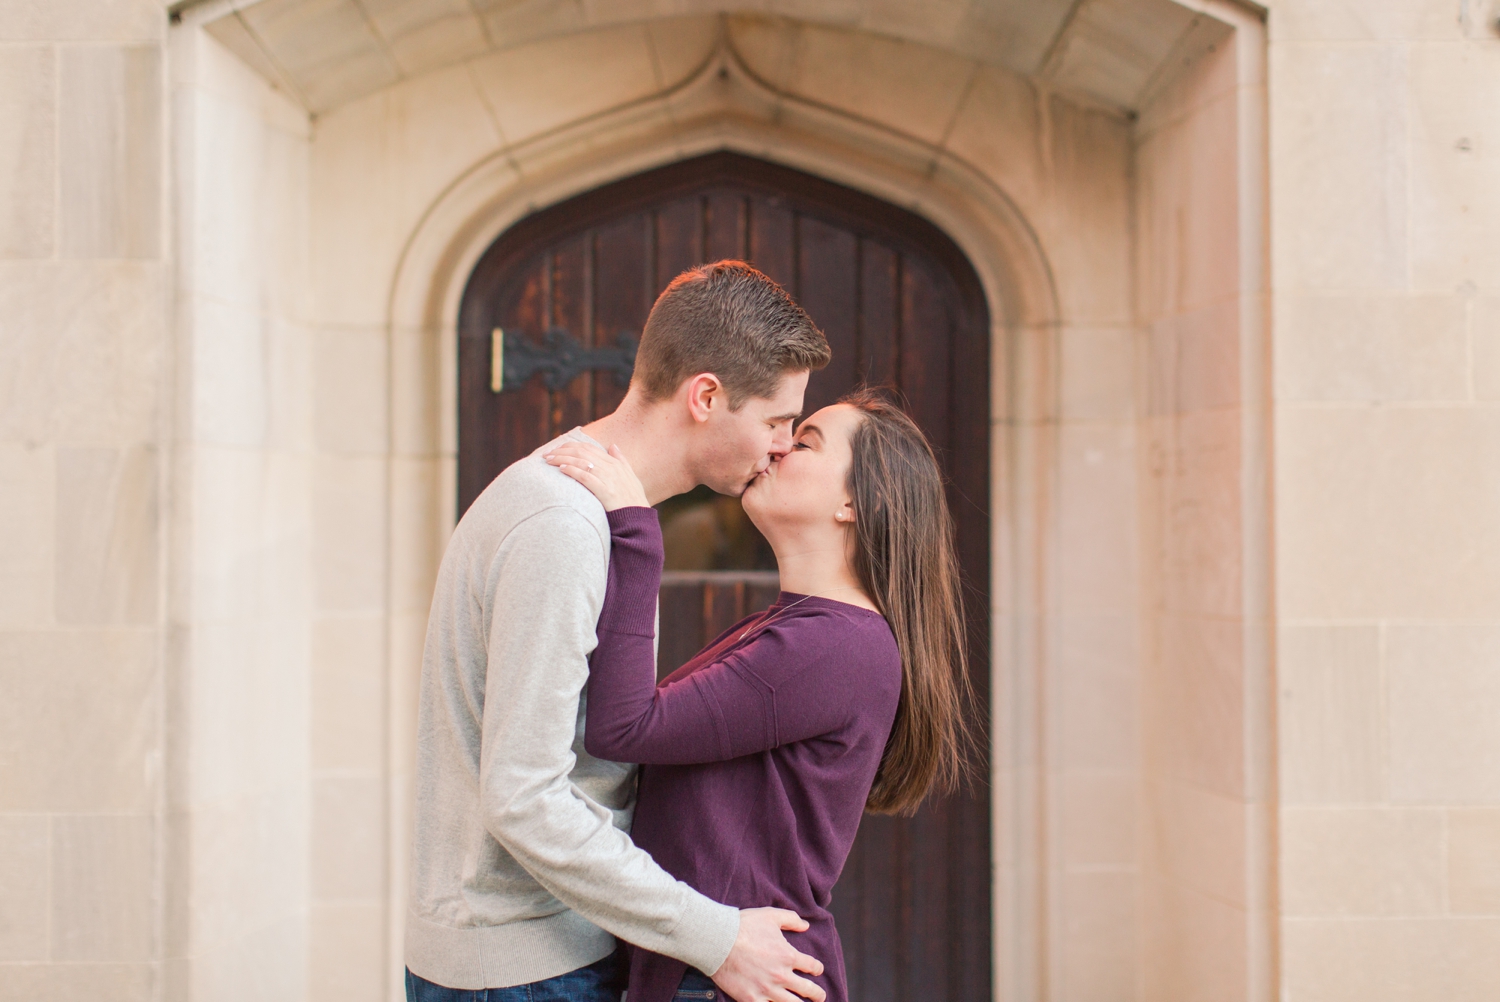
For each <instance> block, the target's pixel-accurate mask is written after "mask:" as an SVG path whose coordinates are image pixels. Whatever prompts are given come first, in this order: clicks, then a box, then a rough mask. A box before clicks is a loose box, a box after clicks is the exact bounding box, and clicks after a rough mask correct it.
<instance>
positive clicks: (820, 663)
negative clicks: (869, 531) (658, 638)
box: [584, 508, 899, 765]
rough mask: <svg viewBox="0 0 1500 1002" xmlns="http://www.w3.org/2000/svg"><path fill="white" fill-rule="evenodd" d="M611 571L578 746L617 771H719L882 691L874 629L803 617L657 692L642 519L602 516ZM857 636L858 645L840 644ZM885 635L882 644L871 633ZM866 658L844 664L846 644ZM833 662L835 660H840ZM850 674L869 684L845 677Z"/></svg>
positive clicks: (650, 571) (880, 647)
mask: <svg viewBox="0 0 1500 1002" xmlns="http://www.w3.org/2000/svg"><path fill="white" fill-rule="evenodd" d="M609 524H610V541H611V542H610V546H611V549H610V567H609V584H608V588H607V590H606V592H605V598H604V609H603V611H602V612H601V614H600V616H599V625H598V631H597V632H598V637H599V645H598V647H597V648H595V650H594V653H593V656H592V658H591V660H590V669H589V697H588V713H587V723H586V729H585V732H584V747H585V748H586V749H587V750H588V753H589V754H590V755H593V756H595V757H597V758H603V759H609V760H612V761H618V762H645V763H659V764H677V765H686V764H690V763H695V762H718V761H723V760H725V759H730V758H738V757H739V756H741V755H749V754H753V753H755V752H759V751H765V750H767V749H770V748H775V747H777V746H778V745H782V744H786V743H788V742H791V741H800V740H804V739H806V738H810V737H816V736H818V735H820V734H827V733H829V732H830V731H833V730H835V729H837V728H838V727H840V726H841V725H842V724H844V723H845V722H846V721H847V720H848V719H849V714H850V712H851V700H852V699H855V698H858V696H859V693H860V691H861V686H863V687H864V691H865V692H866V693H868V692H869V687H870V685H871V683H872V682H874V683H875V688H877V689H879V688H886V687H888V684H887V683H888V680H889V679H890V678H892V677H894V678H896V679H897V680H898V681H897V684H898V685H899V660H897V661H896V662H894V663H895V665H896V672H895V673H894V675H893V673H892V672H890V671H881V669H882V668H889V667H890V666H889V665H884V664H882V661H889V660H891V659H892V658H895V657H896V655H895V642H894V640H892V639H890V631H889V630H887V629H886V628H885V624H884V622H883V621H880V620H878V619H872V620H871V621H870V623H869V624H867V625H873V626H875V627H878V631H879V632H877V631H875V630H870V631H868V634H869V636H868V639H869V640H871V641H873V642H870V643H865V641H866V639H867V638H866V636H865V632H866V631H865V630H862V629H860V628H859V627H856V626H854V625H853V624H851V623H850V622H849V621H846V620H844V619H842V618H837V617H828V616H822V615H818V614H817V613H815V612H813V611H812V610H806V611H805V612H804V613H802V614H799V615H796V616H791V617H787V618H785V619H778V620H776V621H774V622H772V623H771V624H770V625H768V626H767V627H765V628H763V629H761V631H760V632H758V633H757V634H756V636H755V637H754V638H753V639H752V641H751V643H749V644H747V645H746V646H745V647H742V648H740V649H738V650H736V651H735V652H733V653H731V654H730V655H729V656H728V657H726V658H724V659H723V660H721V661H717V662H714V663H712V664H709V665H706V666H704V667H703V668H700V669H698V670H697V671H695V672H693V674H691V675H689V676H687V677H686V678H683V679H680V680H678V681H676V682H673V683H672V684H670V685H665V686H661V687H658V686H657V685H656V657H655V651H654V649H653V644H652V638H653V635H654V632H655V629H654V627H655V619H656V595H657V591H658V588H659V587H660V582H661V566H662V544H661V528H660V525H659V524H658V522H657V518H656V512H655V511H653V510H652V509H650V508H619V509H616V510H614V511H611V512H609ZM851 632H857V633H858V634H859V636H851ZM881 633H883V634H884V636H885V643H884V644H882V643H881V640H882V638H881V636H880V634H881ZM851 642H852V643H855V644H858V645H859V646H860V647H861V648H864V653H865V654H866V657H861V658H857V659H851V658H849V657H848V650H849V645H850V643H851ZM841 655H842V656H841ZM856 665H860V666H862V667H865V668H869V669H872V670H873V672H874V674H875V675H876V676H877V677H878V681H877V680H876V679H871V678H865V679H855V678H851V671H852V670H853V669H854V668H855V666H856Z"/></svg>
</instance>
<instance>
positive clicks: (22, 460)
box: [0, 2, 172, 1000]
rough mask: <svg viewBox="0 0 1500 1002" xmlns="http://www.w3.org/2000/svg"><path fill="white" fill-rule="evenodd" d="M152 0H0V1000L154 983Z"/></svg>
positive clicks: (160, 590) (157, 884)
mask: <svg viewBox="0 0 1500 1002" xmlns="http://www.w3.org/2000/svg"><path fill="white" fill-rule="evenodd" d="M165 34H166V20H165V17H164V16H163V14H162V10H161V8H160V6H158V5H157V4H154V3H149V2H137V3H114V4H102V3H101V4H85V3H66V4H63V3H59V4H7V5H5V6H4V7H0V40H3V44H0V777H3V779H0V998H5V999H12V998H14V999H53V998H83V997H102V996H112V997H116V998H119V999H122V1000H137V999H139V1000H145V999H148V998H151V997H153V993H154V992H155V991H156V985H157V983H158V976H159V973H158V972H159V967H158V966H157V964H156V961H157V960H158V959H159V958H160V956H161V950H162V939H163V932H162V928H163V921H162V920H163V915H162V912H161V908H160V904H161V886H162V870H161V866H162V863H161V852H160V849H161V831H162V820H161V807H162V804H163V798H164V795H165V776H164V769H163V762H164V759H163V751H164V746H165V731H164V722H163V721H164V706H163V679H164V674H163V673H164V664H165V660H166V651H167V647H168V644H169V635H168V631H167V629H166V608H167V598H166V586H167V582H168V574H167V571H166V566H167V558H166V541H167V529H166V526H167V518H168V511H167V505H166V484H167V479H168V466H167V463H168V455H169V453H170V449H169V445H168V439H169V431H168V429H169V427H170V425H169V422H170V414H171V409H170V406H169V403H170V399H171V394H170V385H171V384H170V371H171V369H170V367H171V364H172V352H171V323H170V317H171V312H172V273H171V267H170V263H169V261H170V258H169V253H168V248H169V247H170V244H171V238H170V231H169V228H168V217H167V214H166V212H165V211H164V210H165V202H166V197H167V188H166V176H167V175H166V169H165V160H166V141H167V130H166V117H167V116H166V105H165V82H164V81H165V69H166V58H165V53H164V48H163V42H164V39H165Z"/></svg>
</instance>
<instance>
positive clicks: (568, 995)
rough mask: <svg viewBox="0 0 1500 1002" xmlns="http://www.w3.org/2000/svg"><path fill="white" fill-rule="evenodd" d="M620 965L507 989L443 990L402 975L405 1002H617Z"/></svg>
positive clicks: (608, 961)
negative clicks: (404, 981)
mask: <svg viewBox="0 0 1500 1002" xmlns="http://www.w3.org/2000/svg"><path fill="white" fill-rule="evenodd" d="M623 966H624V965H622V964H621V963H620V961H619V960H618V958H617V956H616V955H611V956H608V957H605V958H604V959H603V960H599V961H595V962H594V963H592V964H590V965H589V966H587V967H580V968H579V969H578V970H576V971H569V972H568V973H567V974H559V975H558V976H557V977H555V978H548V979H547V980H545V981H533V982H532V983H531V984H529V985H515V986H514V987H511V988H480V989H471V988H444V987H443V986H442V985H435V984H433V983H432V982H431V981H428V980H426V979H425V978H419V977H417V976H416V975H415V974H413V973H412V972H411V971H407V972H406V1002H620V992H621V990H622V989H623V988H624V987H625V986H624V984H622V981H623V979H622V978H621V977H620V975H621V973H622V968H623Z"/></svg>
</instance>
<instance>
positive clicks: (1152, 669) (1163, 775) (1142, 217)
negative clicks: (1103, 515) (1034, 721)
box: [1135, 21, 1275, 999]
mask: <svg viewBox="0 0 1500 1002" xmlns="http://www.w3.org/2000/svg"><path fill="white" fill-rule="evenodd" d="M1259 28H1260V26H1259V25H1258V24H1256V23H1254V22H1253V21H1251V22H1249V23H1241V24H1240V25H1238V26H1237V30H1235V31H1233V32H1231V31H1229V30H1227V28H1225V27H1222V26H1221V27H1218V28H1215V29H1210V30H1211V32H1212V33H1211V34H1210V35H1209V37H1208V38H1207V39H1206V41H1208V43H1209V47H1208V49H1207V51H1204V52H1203V53H1201V55H1199V56H1197V57H1196V58H1194V59H1191V60H1189V61H1188V63H1187V65H1186V66H1184V67H1183V68H1182V69H1181V70H1180V72H1179V73H1178V74H1177V75H1176V76H1175V77H1174V78H1172V79H1171V80H1169V81H1167V82H1165V83H1164V85H1163V86H1162V87H1161V88H1160V89H1159V90H1158V92H1157V93H1156V94H1155V95H1154V96H1153V98H1152V99H1151V100H1150V102H1149V103H1148V104H1147V105H1146V106H1145V108H1143V109H1142V113H1141V118H1140V120H1139V121H1138V122H1137V123H1136V128H1135V138H1136V170H1135V179H1136V219H1137V224H1136V241H1137V242H1136V261H1137V267H1136V282H1137V291H1136V308H1137V310H1138V311H1139V317H1140V321H1141V323H1142V326H1143V330H1142V335H1143V359H1142V362H1143V369H1144V379H1143V381H1142V385H1141V395H1142V415H1143V416H1142V433H1143V436H1144V438H1145V440H1146V447H1145V449H1144V450H1143V455H1142V470H1143V475H1142V480H1141V483H1142V487H1143V490H1142V498H1143V503H1142V516H1143V517H1142V520H1141V543H1142V547H1143V549H1144V550H1145V552H1146V559H1145V560H1144V561H1143V564H1144V569H1145V573H1144V574H1143V575H1142V578H1141V583H1140V590H1139V595H1138V598H1139V602H1140V605H1139V614H1140V617H1141V622H1142V624H1143V632H1144V633H1145V636H1146V651H1145V655H1144V657H1143V659H1142V679H1141V692H1142V701H1141V718H1140V727H1141V737H1142V754H1143V757H1144V760H1145V762H1144V767H1143V774H1144V775H1143V780H1144V781H1143V784H1142V789H1141V796H1142V798H1143V812H1142V813H1143V825H1142V837H1143V839H1144V842H1145V846H1144V851H1145V857H1146V871H1147V873H1146V879H1145V881H1144V885H1143V895H1142V896H1143V901H1142V922H1141V944H1142V946H1141V968H1142V985H1143V997H1144V998H1147V999H1166V998H1171V999H1197V998H1234V999H1251V998H1264V997H1267V993H1270V992H1273V985H1274V945H1273V943H1272V942H1271V926H1272V922H1271V918H1270V916H1271V909H1272V907H1273V906H1272V902H1271V897H1272V894H1271V891H1272V882H1273V869H1272V868H1273V867H1274V860H1273V859H1272V852H1273V849H1272V847H1273V844H1274V838H1273V832H1272V829H1271V817H1272V815H1271V807H1272V804H1271V800H1272V797H1273V796H1274V794H1273V790H1274V779H1275V777H1274V770H1273V768H1272V763H1271V761H1270V754H1269V748H1270V733H1271V725H1272V718H1271V710H1270V705H1269V704H1270V692H1271V686H1272V663H1271V659H1270V653H1269V648H1270V642H1271V624H1270V622H1269V606H1270V597H1271V590H1270V589H1271V584H1270V579H1269V570H1270V566H1269V564H1270V561H1269V552H1268V550H1269V529H1270V526H1269V515H1270V507H1271V497H1270V493H1269V485H1268V483H1267V478H1266V475H1265V473H1266V470H1267V467H1268V463H1269V461H1270V455H1269V446H1270V441H1269V438H1270V436H1269V426H1268V423H1267V419H1266V399H1267V390H1268V387H1267V380H1268V371H1267V364H1266V359H1267V357H1268V351H1267V348H1268V340H1267V338H1268V331H1267V317H1266V298H1267V297H1266V291H1267V290H1266V269H1265V260H1266V244H1265V227H1264V222H1263V221H1264V211H1265V209H1264V207H1265V172H1264V169H1263V164H1264V149H1263V146H1262V145H1261V143H1260V142H1258V141H1256V140H1257V139H1258V137H1259V135H1260V134H1261V133H1260V122H1261V120H1262V116H1263V108H1264V106H1265V76H1264V68H1265V61H1264V39H1263V36H1262V35H1261V33H1260V30H1259Z"/></svg>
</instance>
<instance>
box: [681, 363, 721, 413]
mask: <svg viewBox="0 0 1500 1002" xmlns="http://www.w3.org/2000/svg"><path fill="white" fill-rule="evenodd" d="M687 405H688V413H689V414H691V415H692V416H693V420H694V421H696V422H698V423H699V424H702V423H703V422H705V421H707V420H708V416H709V414H710V413H712V412H713V410H714V409H715V408H720V407H724V406H726V401H725V396H724V384H723V383H721V382H719V377H718V376H715V375H714V374H713V373H712V372H700V373H698V375H696V376H694V377H693V378H692V379H689V380H688V381H687Z"/></svg>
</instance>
